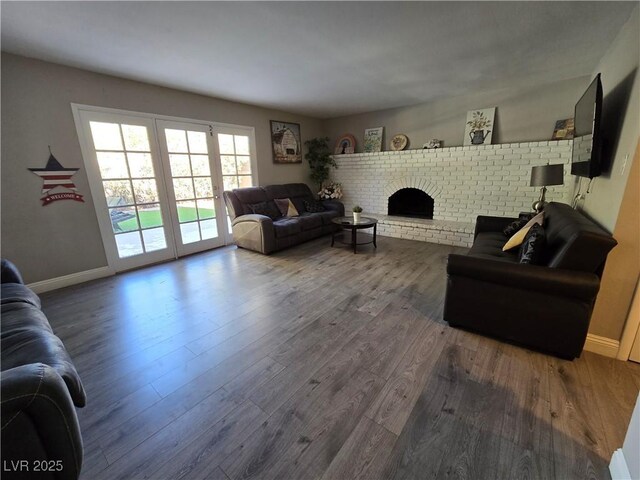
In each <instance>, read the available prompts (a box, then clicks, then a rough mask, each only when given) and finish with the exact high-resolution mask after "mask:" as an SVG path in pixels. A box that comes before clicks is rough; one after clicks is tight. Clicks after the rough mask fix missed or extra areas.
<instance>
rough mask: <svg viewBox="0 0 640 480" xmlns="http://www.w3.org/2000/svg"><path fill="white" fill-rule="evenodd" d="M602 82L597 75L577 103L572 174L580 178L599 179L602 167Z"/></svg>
mask: <svg viewBox="0 0 640 480" xmlns="http://www.w3.org/2000/svg"><path fill="white" fill-rule="evenodd" d="M601 117H602V82H601V81H600V74H598V75H596V78H594V79H593V81H592V82H591V85H589V87H588V88H587V90H586V92H584V95H582V97H580V100H578V103H576V109H575V115H574V128H575V134H574V137H573V150H572V154H571V174H572V175H577V176H580V177H589V178H593V177H597V176H598V175H600V171H601V165H602V161H601V160H602V159H601V156H602V132H601V131H600V120H601Z"/></svg>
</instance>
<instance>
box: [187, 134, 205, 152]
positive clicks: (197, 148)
mask: <svg viewBox="0 0 640 480" xmlns="http://www.w3.org/2000/svg"><path fill="white" fill-rule="evenodd" d="M187 135H188V136H189V151H190V152H191V153H208V150H207V134H206V133H204V132H187Z"/></svg>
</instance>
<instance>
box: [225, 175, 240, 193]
mask: <svg viewBox="0 0 640 480" xmlns="http://www.w3.org/2000/svg"><path fill="white" fill-rule="evenodd" d="M222 183H223V186H224V189H225V190H233V189H234V188H238V177H236V176H233V177H222Z"/></svg>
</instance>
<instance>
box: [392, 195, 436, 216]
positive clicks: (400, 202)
mask: <svg viewBox="0 0 640 480" xmlns="http://www.w3.org/2000/svg"><path fill="white" fill-rule="evenodd" d="M387 215H395V216H398V217H410V218H428V219H432V218H433V198H432V197H431V196H429V195H428V194H426V193H425V192H423V191H422V190H419V189H417V188H401V189H400V190H398V191H397V192H395V193H394V194H393V195H391V196H390V197H389V203H388V207H387Z"/></svg>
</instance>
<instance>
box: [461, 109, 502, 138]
mask: <svg viewBox="0 0 640 480" xmlns="http://www.w3.org/2000/svg"><path fill="white" fill-rule="evenodd" d="M495 114H496V109H495V107H494V108H485V109H483V110H470V111H469V112H467V123H466V128H465V131H464V145H483V144H490V143H491V137H492V133H491V132H492V131H493V121H494V118H495Z"/></svg>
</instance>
